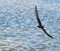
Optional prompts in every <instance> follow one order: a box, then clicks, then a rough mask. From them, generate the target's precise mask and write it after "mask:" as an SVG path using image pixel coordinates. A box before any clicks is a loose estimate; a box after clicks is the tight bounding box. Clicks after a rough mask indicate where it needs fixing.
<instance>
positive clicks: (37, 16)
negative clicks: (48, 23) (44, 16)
mask: <svg viewBox="0 0 60 51" xmlns="http://www.w3.org/2000/svg"><path fill="white" fill-rule="evenodd" d="M35 16H36V18H37V21H38V23H39V26H40V25H41V26H42V24H41V21H40V19H39V15H38V10H37V7H36V6H35Z"/></svg>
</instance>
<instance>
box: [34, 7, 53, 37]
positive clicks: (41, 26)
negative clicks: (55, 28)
mask: <svg viewBox="0 0 60 51" xmlns="http://www.w3.org/2000/svg"><path fill="white" fill-rule="evenodd" d="M35 16H36V19H37V21H38V24H39V25H38V26H37V27H38V28H41V29H42V30H43V31H44V33H45V34H46V35H47V36H49V37H50V38H53V37H52V36H51V35H50V34H48V33H47V31H46V30H45V29H44V26H43V25H42V23H41V20H40V19H39V15H38V10H37V7H36V6H35Z"/></svg>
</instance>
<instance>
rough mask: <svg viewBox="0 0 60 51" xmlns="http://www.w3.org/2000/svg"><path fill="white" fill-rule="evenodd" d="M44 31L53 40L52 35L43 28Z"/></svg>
mask: <svg viewBox="0 0 60 51" xmlns="http://www.w3.org/2000/svg"><path fill="white" fill-rule="evenodd" d="M42 30H43V31H44V32H45V34H46V35H48V36H49V37H50V38H53V37H52V36H51V35H50V34H48V33H47V31H46V30H45V29H44V28H43V29H42Z"/></svg>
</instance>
